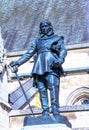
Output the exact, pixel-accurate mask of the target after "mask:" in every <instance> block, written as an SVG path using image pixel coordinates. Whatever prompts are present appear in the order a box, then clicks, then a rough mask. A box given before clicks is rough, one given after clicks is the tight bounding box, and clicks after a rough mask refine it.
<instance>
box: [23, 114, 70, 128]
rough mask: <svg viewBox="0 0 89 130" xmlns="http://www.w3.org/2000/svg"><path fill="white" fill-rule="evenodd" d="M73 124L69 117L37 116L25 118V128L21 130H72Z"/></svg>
mask: <svg viewBox="0 0 89 130" xmlns="http://www.w3.org/2000/svg"><path fill="white" fill-rule="evenodd" d="M71 128H72V126H71V123H70V122H69V121H68V119H67V117H65V116H62V115H59V116H56V117H54V116H52V115H50V116H37V117H31V116H28V117H25V119H24V127H23V128H22V129H21V130H54V129H56V130H59V129H60V130H72V129H71Z"/></svg>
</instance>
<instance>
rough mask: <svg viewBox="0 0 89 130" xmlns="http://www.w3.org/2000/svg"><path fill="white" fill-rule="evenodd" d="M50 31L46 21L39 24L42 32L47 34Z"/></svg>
mask: <svg viewBox="0 0 89 130" xmlns="http://www.w3.org/2000/svg"><path fill="white" fill-rule="evenodd" d="M49 31H50V26H49V25H48V24H47V23H43V24H42V25H41V32H42V34H47V33H49Z"/></svg>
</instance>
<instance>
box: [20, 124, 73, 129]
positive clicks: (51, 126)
mask: <svg viewBox="0 0 89 130" xmlns="http://www.w3.org/2000/svg"><path fill="white" fill-rule="evenodd" d="M21 130H72V129H71V128H69V127H67V126H66V125H65V124H44V125H33V126H24V127H23V128H22V129H21Z"/></svg>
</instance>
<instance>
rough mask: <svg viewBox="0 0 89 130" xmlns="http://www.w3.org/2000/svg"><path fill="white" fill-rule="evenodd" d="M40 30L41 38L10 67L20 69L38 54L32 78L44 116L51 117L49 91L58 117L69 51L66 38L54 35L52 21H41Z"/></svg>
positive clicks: (52, 106)
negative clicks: (63, 72)
mask: <svg viewBox="0 0 89 130" xmlns="http://www.w3.org/2000/svg"><path fill="white" fill-rule="evenodd" d="M39 28H40V30H39V37H38V38H36V39H35V40H33V41H32V43H31V45H30V47H29V49H28V51H27V52H26V53H25V54H24V55H23V56H21V58H20V59H18V60H17V61H12V62H11V63H10V66H11V67H14V66H18V67H19V66H20V65H22V64H23V63H25V62H26V61H28V60H29V59H30V58H31V57H32V56H34V54H36V57H35V61H34V66H33V70H32V76H33V77H34V79H35V80H36V84H37V87H38V89H39V93H40V101H41V105H42V109H43V112H42V115H43V116H45V115H46V116H48V115H49V105H48V93H47V89H49V91H50V99H51V109H52V113H53V115H54V116H57V115H59V83H60V74H61V72H62V64H63V63H64V61H65V57H66V55H67V50H66V48H65V46H64V38H63V37H62V36H58V35H55V34H54V31H53V27H52V24H51V22H50V21H48V20H43V21H41V23H40V25H39Z"/></svg>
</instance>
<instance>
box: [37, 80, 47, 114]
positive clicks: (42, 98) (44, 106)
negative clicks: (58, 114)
mask: <svg viewBox="0 0 89 130" xmlns="http://www.w3.org/2000/svg"><path fill="white" fill-rule="evenodd" d="M39 94H40V101H41V106H42V109H43V112H42V115H43V116H44V115H45V116H46V115H49V105H48V93H47V89H46V87H45V86H44V84H43V83H42V82H39Z"/></svg>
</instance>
